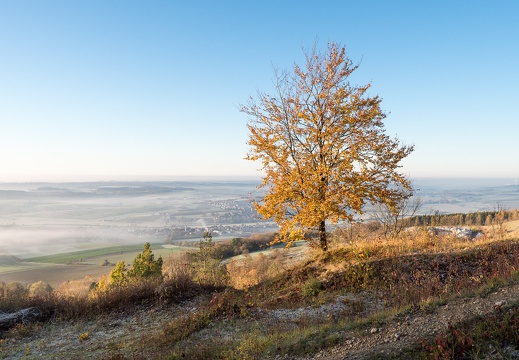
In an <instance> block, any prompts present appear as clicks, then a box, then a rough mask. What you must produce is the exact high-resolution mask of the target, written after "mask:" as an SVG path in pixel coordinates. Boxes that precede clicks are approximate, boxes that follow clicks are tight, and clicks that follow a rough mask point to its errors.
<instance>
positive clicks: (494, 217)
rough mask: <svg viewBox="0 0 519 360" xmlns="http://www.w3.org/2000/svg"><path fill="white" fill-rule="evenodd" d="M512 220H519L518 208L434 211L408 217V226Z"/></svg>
mask: <svg viewBox="0 0 519 360" xmlns="http://www.w3.org/2000/svg"><path fill="white" fill-rule="evenodd" d="M513 220H519V210H508V211H504V210H503V211H478V212H473V213H468V214H460V213H458V214H440V212H439V211H436V212H435V213H434V214H432V215H416V216H413V217H411V218H409V226H459V225H465V226H484V225H495V224H499V223H502V222H503V221H513Z"/></svg>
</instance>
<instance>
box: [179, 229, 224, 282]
mask: <svg viewBox="0 0 519 360" xmlns="http://www.w3.org/2000/svg"><path fill="white" fill-rule="evenodd" d="M198 248H199V250H198V251H195V252H188V256H189V257H190V259H191V261H192V263H193V265H194V268H195V271H196V275H195V279H196V281H198V282H199V283H202V284H212V285H216V286H220V285H224V284H226V283H227V281H228V280H229V279H228V277H229V274H228V273H227V269H226V267H225V266H223V265H222V264H221V262H222V256H221V255H220V254H218V251H217V249H216V248H215V244H214V242H213V235H212V234H211V233H210V232H207V231H206V232H204V239H203V240H200V242H199V243H198Z"/></svg>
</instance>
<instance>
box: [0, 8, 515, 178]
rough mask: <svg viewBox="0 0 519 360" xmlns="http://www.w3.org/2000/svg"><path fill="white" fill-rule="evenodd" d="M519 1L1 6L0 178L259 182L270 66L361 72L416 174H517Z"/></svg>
mask: <svg viewBox="0 0 519 360" xmlns="http://www.w3.org/2000/svg"><path fill="white" fill-rule="evenodd" d="M517 14H519V2H518V1H514V0H508V1H474V0H471V1H469V0H466V1H383V0H380V1H360V0H359V1H319V2H317V1H268V0H262V1H131V0H130V1H128V0H125V1H115V0H114V1H105V0H103V1H99V0H89V1H86V0H85V1H53V0H46V1H36V0H34V1H24V0H0V181H13V180H16V181H35V180H53V181H59V180H61V181H68V180H118V179H134V178H139V179H143V178H148V179H152V178H155V179H165V178H168V177H174V176H255V175H259V173H258V171H257V168H258V167H259V164H254V163H252V162H248V161H246V160H244V159H243V158H244V156H245V155H246V152H247V145H246V141H247V129H246V123H247V118H246V116H245V115H244V114H242V113H240V112H239V111H238V106H239V104H240V103H244V102H246V101H247V99H248V97H249V96H250V95H255V93H256V90H258V89H259V90H262V91H265V92H267V93H269V92H272V91H271V90H272V78H273V68H274V67H278V68H281V69H290V68H291V67H292V66H293V64H294V63H300V64H302V62H303V61H302V60H303V53H302V47H307V48H308V47H311V46H312V45H313V43H314V42H315V41H316V39H317V41H318V47H319V48H320V49H325V48H326V43H327V42H328V41H334V42H337V43H340V44H342V45H344V46H346V48H347V53H348V56H349V57H350V58H351V59H352V60H353V61H354V62H358V63H360V67H359V69H358V70H357V72H356V73H355V74H354V75H353V76H352V79H351V81H352V83H354V84H359V85H362V84H365V83H367V82H371V83H372V88H371V92H372V93H373V94H378V95H380V96H381V97H382V98H383V102H382V107H383V109H384V110H385V111H386V112H388V113H389V116H388V117H387V119H386V128H387V131H388V133H390V134H393V135H398V137H399V138H400V139H401V140H402V141H404V142H405V143H407V144H415V147H416V150H415V152H414V153H412V154H411V155H410V156H409V158H408V159H406V160H405V161H404V162H403V168H402V172H403V173H405V174H406V175H409V176H410V177H412V178H420V177H479V178H488V177H499V178H511V179H515V178H516V177H519V141H518V137H519V115H517V111H516V107H517V105H518V103H519V89H518V85H517V84H519V69H518V64H519V46H518V39H519V22H518V21H517Z"/></svg>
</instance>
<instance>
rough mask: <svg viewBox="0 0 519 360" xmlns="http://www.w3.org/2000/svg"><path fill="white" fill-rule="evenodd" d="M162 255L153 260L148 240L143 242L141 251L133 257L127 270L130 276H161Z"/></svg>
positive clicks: (153, 256)
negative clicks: (130, 266)
mask: <svg viewBox="0 0 519 360" xmlns="http://www.w3.org/2000/svg"><path fill="white" fill-rule="evenodd" d="M162 262H163V261H162V257H161V256H159V258H158V259H157V260H155V255H154V254H153V253H152V251H151V245H150V243H149V242H147V243H146V244H144V250H143V251H142V253H140V254H137V256H136V257H135V259H133V264H132V268H131V269H130V271H128V277H130V278H156V277H160V278H161V277H162Z"/></svg>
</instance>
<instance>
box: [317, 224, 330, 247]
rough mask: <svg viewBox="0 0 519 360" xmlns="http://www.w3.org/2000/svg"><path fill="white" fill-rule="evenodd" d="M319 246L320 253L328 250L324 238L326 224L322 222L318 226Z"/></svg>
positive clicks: (326, 241)
mask: <svg viewBox="0 0 519 360" xmlns="http://www.w3.org/2000/svg"><path fill="white" fill-rule="evenodd" d="M319 245H320V246H321V250H322V251H326V250H328V239H327V238H326V222H325V221H324V220H322V221H321V223H320V224H319Z"/></svg>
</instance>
